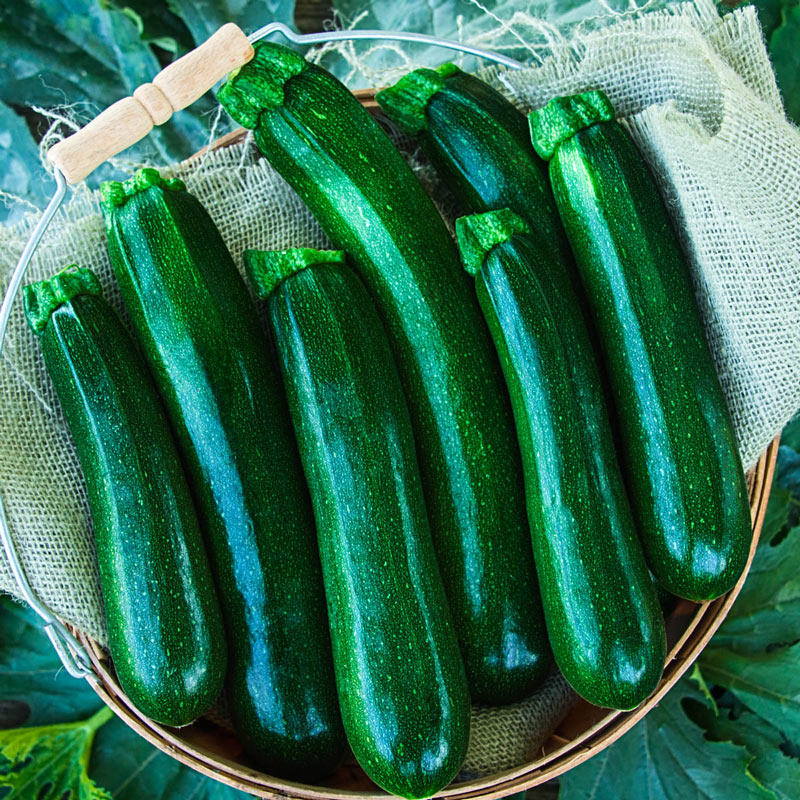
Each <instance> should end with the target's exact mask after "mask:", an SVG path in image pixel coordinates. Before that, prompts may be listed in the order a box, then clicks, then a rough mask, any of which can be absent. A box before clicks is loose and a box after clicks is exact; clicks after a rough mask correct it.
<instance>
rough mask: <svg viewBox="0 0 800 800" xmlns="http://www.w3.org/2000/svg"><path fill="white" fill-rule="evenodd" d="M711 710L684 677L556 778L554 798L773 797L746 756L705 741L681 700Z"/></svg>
mask: <svg viewBox="0 0 800 800" xmlns="http://www.w3.org/2000/svg"><path fill="white" fill-rule="evenodd" d="M688 700H691V701H693V702H694V703H696V704H699V705H700V706H701V707H704V708H708V709H710V710H711V711H712V713H713V707H712V706H710V705H709V703H708V701H707V699H706V697H705V696H704V695H703V694H702V693H701V692H700V691H699V690H698V689H697V688H695V686H694V685H693V684H692V683H691V682H690V680H689V679H687V678H684V679H682V680H681V681H679V682H678V684H676V686H675V687H674V688H673V689H672V691H671V692H670V693H669V694H668V695H667V696H666V697H665V698H664V699H663V700H662V701H661V702H660V703H659V704H658V705H657V706H656V707H655V708H654V709H653V710H652V711H650V712H649V713H648V715H647V716H646V717H645V718H644V719H643V720H642V721H641V722H639V723H638V724H637V725H636V727H634V728H633V729H632V730H630V731H628V733H626V734H625V735H624V736H623V737H622V738H621V739H620V740H619V741H617V742H615V743H614V744H612V745H611V746H610V747H608V748H606V749H605V750H603V751H602V752H600V753H598V755H596V756H595V757H594V758H592V759H590V760H589V761H587V762H586V763H585V764H581V765H580V766H578V767H575V768H574V769H572V770H570V771H569V772H567V773H566V774H564V775H563V776H562V777H561V793H560V795H559V800H607V799H608V798H614V800H641V798H642V797H647V798H648V800H676V799H677V798H680V800H718V798H721V797H730V798H735V799H736V800H750V798H769V797H773V795H772V794H771V793H770V792H769V791H768V790H767V789H765V788H764V787H763V786H761V785H760V784H759V783H758V782H757V781H756V780H755V779H754V778H753V777H752V775H750V773H749V772H748V765H749V763H750V761H751V760H752V756H751V755H750V754H749V753H748V752H747V750H746V749H745V748H744V747H742V746H740V745H736V744H732V743H730V742H709V741H707V740H706V738H705V736H704V731H703V729H702V728H700V727H699V726H698V725H697V724H696V723H695V722H693V721H692V720H690V719H689V718H688V717H687V715H686V712H685V711H684V706H683V704H684V702H686V701H688Z"/></svg>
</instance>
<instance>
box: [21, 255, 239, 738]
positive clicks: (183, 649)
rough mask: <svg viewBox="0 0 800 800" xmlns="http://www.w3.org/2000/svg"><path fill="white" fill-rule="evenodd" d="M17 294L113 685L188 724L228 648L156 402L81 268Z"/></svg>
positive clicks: (210, 691) (167, 718)
mask: <svg viewBox="0 0 800 800" xmlns="http://www.w3.org/2000/svg"><path fill="white" fill-rule="evenodd" d="M23 291H24V294H23V297H24V302H25V314H26V317H27V320H28V323H29V325H30V327H31V328H32V329H33V331H34V332H35V333H36V334H37V335H38V336H39V341H40V343H41V346H42V353H43V355H44V361H45V365H46V366H47V372H48V374H49V375H50V378H51V379H52V381H53V384H54V386H55V390H56V394H57V395H58V399H59V401H60V403H61V408H62V410H63V412H64V416H65V417H66V420H67V424H68V426H69V429H70V432H71V434H72V439H73V441H74V443H75V448H76V450H77V452H78V458H79V460H80V463H81V468H82V470H83V476H84V479H85V481H86V490H87V495H88V500H89V508H90V510H91V514H92V523H93V528H94V537H95V543H96V547H97V560H98V565H99V568H100V587H101V591H102V594H103V605H104V607H105V615H106V621H107V625H108V638H109V645H110V649H111V657H112V659H113V662H114V669H115V671H116V673H117V677H118V678H119V682H120V685H121V686H122V689H123V690H124V692H125V694H126V695H127V696H128V697H129V698H130V700H131V702H132V703H133V704H134V705H135V706H136V708H137V709H139V711H141V712H142V713H143V714H145V715H147V716H148V717H150V718H151V719H153V720H155V721H156V722H160V723H162V724H164V725H171V726H180V725H187V724H188V723H190V722H192V721H193V720H194V719H196V718H197V717H198V716H200V715H201V714H203V713H204V712H205V711H207V710H208V709H209V707H210V706H211V705H212V704H213V703H214V702H215V701H216V699H217V697H218V696H219V693H220V691H221V690H222V686H223V681H224V678H225V663H226V647H225V636H224V633H223V629H222V616H221V614H220V610H219V605H218V603H217V597H216V594H215V592H214V586H213V581H212V577H211V571H210V568H209V564H208V559H207V557H206V553H205V549H204V546H203V539H202V534H201V531H200V525H199V523H198V520H197V514H196V512H195V509H194V505H193V503H192V498H191V495H190V492H189V486H188V484H187V482H186V477H185V475H184V473H183V468H182V466H181V463H180V459H179V456H178V450H177V447H176V445H175V441H174V439H173V436H172V432H171V431H170V429H169V424H168V422H167V419H166V416H165V415H164V410H163V408H162V406H161V401H160V400H159V398H158V394H157V392H156V388H155V386H154V385H153V381H152V378H151V377H150V375H149V373H148V371H147V367H146V366H145V363H144V361H143V359H142V357H141V355H140V353H139V351H138V349H137V347H136V344H135V343H134V341H133V340H132V339H131V337H130V335H129V334H128V332H127V331H126V330H125V328H124V327H123V326H122V323H121V322H120V320H119V317H117V315H116V313H115V312H114V311H113V309H112V308H111V306H109V305H108V303H107V302H106V300H105V299H104V298H103V297H102V295H101V292H100V284H99V283H98V281H97V278H96V277H95V276H94V274H93V273H92V272H91V271H89V270H87V269H74V270H73V269H69V270H65V271H64V272H61V273H59V274H58V275H56V276H55V277H54V278H51V279H50V280H48V281H40V282H37V283H33V284H30V285H29V286H26V287H25V288H24V290H23Z"/></svg>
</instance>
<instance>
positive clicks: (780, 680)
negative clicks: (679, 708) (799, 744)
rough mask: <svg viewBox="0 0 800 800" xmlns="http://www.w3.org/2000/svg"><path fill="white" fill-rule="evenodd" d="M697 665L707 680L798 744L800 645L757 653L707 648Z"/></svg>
mask: <svg viewBox="0 0 800 800" xmlns="http://www.w3.org/2000/svg"><path fill="white" fill-rule="evenodd" d="M700 663H701V666H702V670H703V674H704V675H705V676H706V678H707V679H708V680H710V681H712V682H714V683H716V684H717V685H719V686H724V687H725V688H726V689H729V690H730V691H731V692H733V693H734V694H735V695H736V697H737V698H739V700H741V702H742V703H744V705H746V706H747V707H748V708H749V709H750V710H751V711H752V712H753V713H754V714H756V715H758V716H759V717H761V718H762V719H763V720H765V721H766V722H769V723H770V724H772V725H774V726H775V727H776V728H778V730H780V731H782V732H783V733H784V734H786V736H787V737H789V738H790V739H792V740H797V741H800V644H797V645H794V646H792V647H779V648H777V649H774V650H770V651H767V652H761V653H743V652H737V651H735V650H733V649H729V648H727V647H708V648H706V650H705V651H704V652H703V655H702V657H701V662H700Z"/></svg>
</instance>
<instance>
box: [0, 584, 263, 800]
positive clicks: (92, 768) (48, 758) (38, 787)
mask: <svg viewBox="0 0 800 800" xmlns="http://www.w3.org/2000/svg"><path fill="white" fill-rule="evenodd" d="M98 709H99V711H98ZM104 716H105V717H106V718H107V717H108V716H110V712H109V711H108V709H106V708H105V706H103V705H102V703H101V702H100V700H99V698H98V697H97V695H96V694H95V693H94V691H93V690H92V688H91V687H90V686H89V684H88V683H87V682H86V681H80V680H75V678H71V677H70V676H69V675H68V674H67V673H66V672H64V670H63V668H62V667H61V662H60V661H59V660H58V656H57V655H56V654H55V651H54V650H53V648H52V646H51V644H50V641H49V640H48V638H47V637H46V636H45V635H44V633H43V632H42V630H41V627H40V626H39V621H38V618H37V617H36V615H35V614H34V613H33V611H31V610H30V609H29V608H27V607H26V606H23V605H20V604H18V603H15V602H13V601H12V600H11V599H10V598H8V597H0V729H2V728H14V729H15V730H0V761H2V756H4V757H5V759H6V761H9V760H12V756H11V755H10V754H12V753H16V754H18V755H14V756H13V759H15V760H18V761H21V760H22V759H23V758H26V759H28V760H29V761H30V764H28V765H27V766H26V770H27V771H26V775H29V776H32V777H31V782H30V785H27V786H26V787H25V791H26V793H24V794H19V793H17V794H11V795H3V787H5V786H7V785H9V784H8V778H7V776H6V775H4V774H3V768H2V765H0V797H2V798H3V800H9V798H19V799H20V800H22V799H23V798H24V800H28V798H34V797H38V794H37V793H38V792H40V791H43V790H44V788H45V786H47V785H48V782H49V781H52V774H53V770H54V769H56V768H59V769H61V768H62V767H65V768H66V767H70V764H72V767H74V763H73V762H75V759H77V758H79V757H80V758H83V757H87V758H88V757H89V750H90V749H91V757H90V758H89V760H88V761H86V764H88V775H89V777H90V778H91V780H92V781H94V782H95V783H96V784H97V785H98V786H103V787H105V790H107V791H108V792H109V793H110V795H111V796H113V797H114V798H115V800H140V799H141V798H147V800H239V799H240V798H244V797H247V795H245V794H244V793H243V792H239V791H237V790H235V789H230V788H228V787H227V786H223V785H222V784H221V783H218V782H217V781H215V780H212V779H211V778H207V777H206V776H204V775H201V774H200V773H199V772H195V771H194V770H192V769H190V768H189V767H185V766H183V764H181V763H180V762H178V761H176V760H175V759H173V758H170V757H169V756H168V755H166V754H165V753H162V752H161V751H160V750H157V749H156V748H154V747H153V746H152V745H151V744H149V743H148V742H147V741H146V740H145V739H142V738H141V737H140V736H139V735H138V734H136V733H134V732H133V731H132V730H131V729H130V728H129V727H128V726H127V725H125V723H124V722H122V721H121V720H119V719H117V718H116V717H114V718H112V719H110V721H108V722H104V724H102V726H100V725H99V724H98V723H99V721H100V720H102V719H103V718H104ZM87 718H89V719H88V720H87V721H86V722H79V723H74V725H71V724H70V723H73V722H74V720H76V719H79V720H85V719H87ZM90 720H94V721H95V722H94V724H96V725H97V727H96V729H95V730H96V736H95V737H94V742H93V746H92V742H91V741H87V740H86V739H85V736H86V731H85V730H84V729H82V728H81V726H83V728H85V727H86V726H87V725H88V724H89V721H90ZM22 725H31V726H32V727H24V728H22V727H20V726H22ZM4 743H5V746H4ZM36 743H38V745H36V746H34V747H33V749H30V748H31V746H32V744H36ZM82 743H83V744H82ZM81 746H84V751H83V752H82V753H79V752H78V751H79V748H80V747H81ZM56 750H57V751H58V752H57V753H56ZM23 751H25V752H27V753H28V755H27V756H22V755H20V754H21V753H22V752H23ZM70 759H71V760H70ZM56 783H58V786H59V787H60V786H61V785H62V783H63V781H58V782H56V781H53V784H54V785H55V784H56ZM53 791H54V793H53V794H52V795H51V794H45V795H43V796H42V798H43V800H44V798H47V800H51V797H52V798H53V800H61V799H62V798H63V794H62V795H59V794H58V793H56V792H55V790H53ZM98 791H99V790H98ZM87 797H88V798H92V800H97V799H98V798H104V799H105V798H106V797H107V795H106V794H99V795H92V794H88V795H85V794H84V795H81V794H74V795H72V796H71V797H70V798H69V800H84V798H87Z"/></svg>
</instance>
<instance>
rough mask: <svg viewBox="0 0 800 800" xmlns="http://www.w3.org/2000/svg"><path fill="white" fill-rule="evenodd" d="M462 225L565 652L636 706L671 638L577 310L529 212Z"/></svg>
mask: <svg viewBox="0 0 800 800" xmlns="http://www.w3.org/2000/svg"><path fill="white" fill-rule="evenodd" d="M456 225H457V231H458V237H459V243H460V245H461V252H462V257H463V259H464V264H465V267H466V268H467V270H468V271H469V272H471V273H473V274H474V275H475V288H476V291H477V295H478V302H479V303H480V305H481V308H482V309H483V312H484V315H485V316H486V320H487V322H488V323H489V329H490V330H491V331H492V336H493V339H494V342H495V345H496V347H497V350H498V353H499V355H500V363H501V364H502V367H503V372H504V374H505V376H506V381H507V383H508V386H509V389H510V391H511V402H512V405H513V408H514V418H515V421H516V427H517V434H518V436H519V441H520V446H521V449H522V463H523V466H524V468H525V486H526V498H527V504H528V519H529V520H530V529H531V535H532V541H533V552H534V559H535V561H536V569H537V572H538V575H539V585H540V587H541V592H542V600H543V602H544V611H545V619H546V621H547V630H548V634H549V636H550V642H551V644H552V647H553V652H554V654H555V657H556V663H557V664H558V666H559V668H560V670H561V672H562V673H563V675H564V677H565V678H566V679H567V680H568V681H569V683H570V684H571V685H572V687H573V688H574V689H575V690H576V691H577V692H578V693H579V694H580V695H581V696H582V697H584V698H585V699H586V700H588V701H589V702H591V703H594V704H595V705H599V706H607V707H610V708H619V709H630V708H634V707H635V706H637V705H639V703H641V702H642V701H643V700H645V699H646V698H647V697H648V695H650V693H651V692H652V691H653V690H654V689H655V687H656V686H657V684H658V681H659V679H660V677H661V672H662V670H663V667H664V657H665V655H666V636H665V632H664V622H663V618H662V616H661V610H660V608H659V605H658V600H657V598H656V593H655V589H654V587H653V584H652V582H651V579H650V575H649V573H648V571H647V567H646V565H645V561H644V555H643V553H642V549H641V545H640V543H639V540H638V538H637V535H636V530H635V528H634V522H633V516H632V514H631V510H630V506H629V504H628V499H627V497H626V495H625V487H624V485H623V480H622V475H621V473H620V469H619V465H618V463H617V457H616V453H615V451H614V441H613V437H612V434H611V426H610V422H609V419H608V416H607V412H606V407H605V402H604V397H603V388H602V384H601V380H600V373H599V371H598V369H597V366H596V364H595V361H594V352H593V350H592V347H591V342H590V339H589V335H588V332H587V330H586V328H585V326H584V324H583V319H582V316H581V315H580V310H579V309H577V308H575V307H574V304H573V303H572V302H566V303H565V300H567V301H569V298H561V297H559V294H560V288H561V286H560V284H561V282H562V280H563V273H561V272H560V271H559V270H558V269H553V268H552V266H551V263H552V260H551V258H550V253H549V251H548V250H547V249H546V248H542V249H540V248H539V247H538V246H537V244H536V243H535V241H534V240H533V238H532V237H531V235H530V230H529V228H528V226H527V225H526V224H525V222H524V221H523V220H522V218H521V217H519V216H517V215H516V214H514V213H513V212H511V211H508V210H501V211H492V212H488V213H485V214H477V215H474V216H471V217H462V218H461V219H459V220H458V221H457V223H456ZM542 250H543V251H544V252H542ZM538 276H542V277H541V278H540V277H538ZM562 311H563V312H564V314H566V315H567V316H562V314H561V313H560V312H562Z"/></svg>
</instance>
